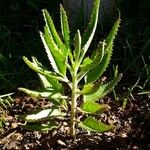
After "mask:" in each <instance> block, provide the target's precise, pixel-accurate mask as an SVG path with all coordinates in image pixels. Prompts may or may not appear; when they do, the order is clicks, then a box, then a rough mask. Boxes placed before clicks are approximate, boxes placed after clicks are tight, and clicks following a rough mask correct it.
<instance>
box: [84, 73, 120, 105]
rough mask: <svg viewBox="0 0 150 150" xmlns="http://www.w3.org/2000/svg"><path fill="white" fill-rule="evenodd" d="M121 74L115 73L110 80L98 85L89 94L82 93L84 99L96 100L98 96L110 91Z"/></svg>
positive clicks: (100, 96)
mask: <svg viewBox="0 0 150 150" xmlns="http://www.w3.org/2000/svg"><path fill="white" fill-rule="evenodd" d="M121 76H122V74H119V75H117V76H116V77H115V78H114V79H113V80H112V81H111V82H109V83H106V84H103V85H101V86H100V87H99V89H98V90H97V91H96V92H95V93H93V94H90V95H84V101H85V102H86V101H96V100H98V99H99V98H102V97H104V96H105V95H107V94H108V93H109V92H111V91H112V90H113V88H114V86H115V85H116V84H117V83H118V82H119V80H120V79H121Z"/></svg>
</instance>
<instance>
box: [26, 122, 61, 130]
mask: <svg viewBox="0 0 150 150" xmlns="http://www.w3.org/2000/svg"><path fill="white" fill-rule="evenodd" d="M58 127H59V126H57V125H56V124H54V123H50V124H37V123H32V124H29V123H28V124H26V125H24V126H23V128H24V129H27V130H29V131H50V130H53V129H56V128H58Z"/></svg>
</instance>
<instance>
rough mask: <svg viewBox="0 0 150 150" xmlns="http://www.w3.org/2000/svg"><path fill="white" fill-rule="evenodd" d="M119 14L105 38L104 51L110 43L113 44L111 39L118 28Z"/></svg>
mask: <svg viewBox="0 0 150 150" xmlns="http://www.w3.org/2000/svg"><path fill="white" fill-rule="evenodd" d="M120 21H121V20H120V16H119V18H118V20H117V21H116V22H115V23H114V25H113V27H112V29H111V31H110V33H109V35H108V36H107V38H106V51H107V50H108V49H109V48H110V47H111V45H112V44H113V41H114V39H115V37H116V35H117V32H118V28H119V25H120Z"/></svg>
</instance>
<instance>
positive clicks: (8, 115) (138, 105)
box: [0, 94, 150, 150]
mask: <svg viewBox="0 0 150 150" xmlns="http://www.w3.org/2000/svg"><path fill="white" fill-rule="evenodd" d="M14 99H15V102H14V104H13V106H12V108H11V109H10V110H7V111H5V114H4V116H5V125H4V128H3V129H2V128H1V129H0V149H4V150H7V149H8V150H13V149H14V150H15V149H19V150H28V149H29V150H71V149H72V150H73V149H74V150H148V149H150V140H149V139H150V130H149V128H150V103H149V101H150V98H149V97H148V96H138V95H135V96H134V99H131V100H129V101H128V103H127V106H126V108H125V109H123V108H122V105H121V103H120V102H119V103H117V102H116V101H115V100H114V99H113V98H110V97H106V98H105V99H101V100H100V101H99V102H100V103H106V104H109V106H110V109H109V110H107V111H106V112H104V113H103V114H101V115H100V117H99V119H100V120H102V121H103V122H106V123H109V124H113V125H115V126H116V128H115V129H114V130H113V131H111V132H107V133H103V134H102V133H94V132H87V131H84V130H82V129H80V128H77V135H76V140H75V141H73V140H72V139H71V138H70V137H69V134H68V130H69V128H68V127H67V126H66V124H62V125H61V126H60V128H59V129H56V130H53V131H49V132H45V133H42V132H39V131H28V130H26V129H24V128H22V126H20V125H21V124H23V123H24V122H21V121H20V120H19V119H17V118H16V117H15V115H17V114H24V113H26V112H29V111H31V110H32V109H33V108H39V107H40V108H45V107H46V108H47V107H49V105H50V103H49V102H48V101H47V100H44V99H41V100H38V101H35V100H34V99H32V98H31V97H28V96H26V95H22V94H16V95H15V96H14Z"/></svg>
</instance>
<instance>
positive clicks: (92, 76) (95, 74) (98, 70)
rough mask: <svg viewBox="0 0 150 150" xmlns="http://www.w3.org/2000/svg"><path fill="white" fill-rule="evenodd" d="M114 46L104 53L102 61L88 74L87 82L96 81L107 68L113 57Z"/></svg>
mask: <svg viewBox="0 0 150 150" xmlns="http://www.w3.org/2000/svg"><path fill="white" fill-rule="evenodd" d="M112 47H113V46H111V47H110V49H109V51H108V52H107V53H106V54H105V55H104V57H103V59H102V61H101V63H100V64H99V65H97V66H96V67H95V68H94V69H92V70H91V71H90V72H89V73H88V74H87V76H86V83H90V82H95V81H96V80H98V79H99V78H100V77H101V76H102V74H103V73H104V72H105V70H106V68H107V67H108V64H109V62H110V59H111V54H112Z"/></svg>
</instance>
